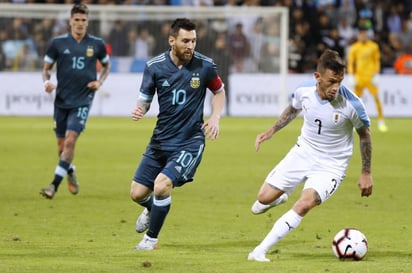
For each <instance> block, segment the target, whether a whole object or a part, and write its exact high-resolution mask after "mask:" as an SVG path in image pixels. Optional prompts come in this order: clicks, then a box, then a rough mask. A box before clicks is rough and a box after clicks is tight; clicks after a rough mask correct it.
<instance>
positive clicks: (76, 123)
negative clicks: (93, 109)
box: [53, 105, 90, 137]
mask: <svg viewBox="0 0 412 273" xmlns="http://www.w3.org/2000/svg"><path fill="white" fill-rule="evenodd" d="M89 110H90V105H87V106H81V107H77V108H70V109H64V108H59V107H56V106H55V107H54V116H53V118H54V131H55V132H56V137H64V136H65V135H66V131H67V130H71V131H75V132H77V133H78V134H79V135H80V133H81V132H83V130H84V129H85V127H86V121H87V118H88V117H89Z"/></svg>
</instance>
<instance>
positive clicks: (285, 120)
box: [255, 105, 301, 151]
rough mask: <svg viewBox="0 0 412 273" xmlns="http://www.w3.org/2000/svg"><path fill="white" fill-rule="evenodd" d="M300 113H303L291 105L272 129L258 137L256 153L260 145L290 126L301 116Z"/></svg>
mask: <svg viewBox="0 0 412 273" xmlns="http://www.w3.org/2000/svg"><path fill="white" fill-rule="evenodd" d="M300 112H301V109H295V108H293V107H292V105H289V106H288V107H286V109H285V110H284V111H283V112H282V114H281V115H280V117H279V119H278V120H277V121H276V122H275V124H274V125H273V126H272V127H270V128H269V129H268V130H266V131H265V132H263V133H260V134H259V135H257V137H256V141H255V149H256V151H258V150H259V148H260V144H261V143H262V142H263V141H265V140H268V139H270V138H271V137H272V135H273V134H274V133H276V132H277V131H279V130H280V129H282V128H283V127H285V126H286V125H288V124H289V123H290V122H291V121H292V120H294V119H295V118H296V117H297V116H298V115H299V113H300Z"/></svg>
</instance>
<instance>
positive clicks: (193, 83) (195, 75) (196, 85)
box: [190, 73, 200, 88]
mask: <svg viewBox="0 0 412 273" xmlns="http://www.w3.org/2000/svg"><path fill="white" fill-rule="evenodd" d="M199 86H200V77H199V73H193V75H192V79H191V80H190V87H192V88H199Z"/></svg>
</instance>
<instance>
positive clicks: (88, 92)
mask: <svg viewBox="0 0 412 273" xmlns="http://www.w3.org/2000/svg"><path fill="white" fill-rule="evenodd" d="M88 14H89V10H88V8H87V6H86V5H84V4H75V5H74V6H73V8H72V10H71V15H70V21H69V23H70V32H69V33H67V34H64V35H61V36H58V37H55V38H54V39H53V40H52V42H51V44H50V47H49V48H48V50H47V52H46V56H45V57H44V66H43V73H42V76H43V81H44V89H45V91H46V92H47V93H51V92H52V91H53V90H54V89H56V95H55V100H54V116H53V118H54V123H55V133H56V137H57V149H58V155H59V163H58V165H57V166H56V169H55V172H54V178H53V181H52V183H51V184H50V185H49V186H48V187H46V188H43V189H41V190H40V194H41V195H43V196H44V197H46V198H48V199H52V198H53V197H54V195H55V193H56V192H57V190H58V188H59V185H60V183H61V181H62V180H63V178H64V177H65V176H66V175H67V179H68V187H69V191H70V192H71V193H72V194H77V193H78V192H79V183H78V181H77V177H76V173H75V167H74V165H72V162H73V158H74V151H75V145H76V141H77V138H78V137H79V135H80V133H81V132H82V131H83V130H84V128H85V126H86V121H87V118H88V116H89V111H90V107H91V105H92V102H93V98H94V93H95V92H96V91H97V90H98V89H99V88H100V86H101V85H102V84H103V81H104V80H105V79H106V78H107V76H108V74H109V71H110V60H109V55H108V54H107V52H106V46H105V44H104V42H103V40H102V39H101V38H98V37H94V36H92V35H89V34H87V32H86V31H87V26H88V22H89V19H88ZM98 61H99V62H100V63H101V64H102V69H101V71H100V76H99V79H97V76H96V75H97V71H96V65H97V62H98ZM54 64H56V66H57V69H56V70H57V75H56V78H57V87H56V86H55V85H54V84H53V83H52V82H51V81H50V72H51V70H52V68H53V66H54Z"/></svg>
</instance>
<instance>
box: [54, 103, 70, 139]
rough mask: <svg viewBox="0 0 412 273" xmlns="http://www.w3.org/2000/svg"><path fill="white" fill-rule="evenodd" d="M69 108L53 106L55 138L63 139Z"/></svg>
mask: <svg viewBox="0 0 412 273" xmlns="http://www.w3.org/2000/svg"><path fill="white" fill-rule="evenodd" d="M69 112H70V110H69V109H63V108H59V107H56V106H55V107H54V113H53V120H54V132H55V134H56V137H57V138H62V139H64V137H65V135H66V130H67V118H68V116H69Z"/></svg>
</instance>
